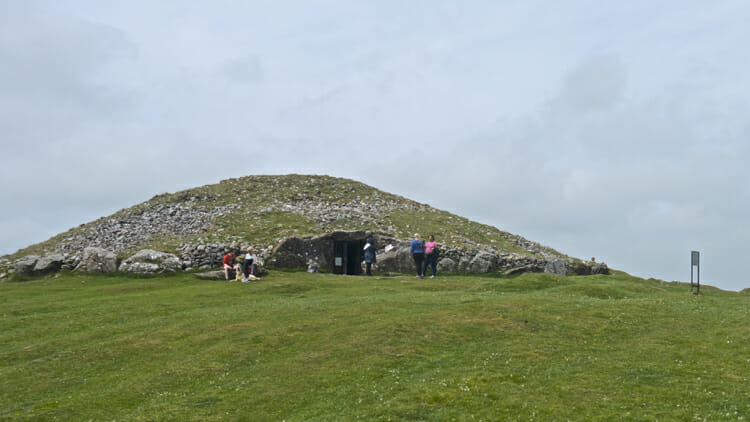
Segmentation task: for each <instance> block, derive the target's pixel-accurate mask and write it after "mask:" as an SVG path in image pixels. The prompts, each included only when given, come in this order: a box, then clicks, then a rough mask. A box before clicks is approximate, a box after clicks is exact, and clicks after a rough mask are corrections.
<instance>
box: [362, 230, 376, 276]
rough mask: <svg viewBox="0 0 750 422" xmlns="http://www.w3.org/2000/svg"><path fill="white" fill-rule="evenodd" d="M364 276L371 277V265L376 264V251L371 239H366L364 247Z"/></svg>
mask: <svg viewBox="0 0 750 422" xmlns="http://www.w3.org/2000/svg"><path fill="white" fill-rule="evenodd" d="M364 249H365V275H366V276H368V277H369V276H372V264H374V263H376V262H377V255H378V250H377V247H375V242H373V240H372V239H367V244H366V245H365V248H364Z"/></svg>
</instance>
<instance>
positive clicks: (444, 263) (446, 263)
mask: <svg viewBox="0 0 750 422" xmlns="http://www.w3.org/2000/svg"><path fill="white" fill-rule="evenodd" d="M457 268H458V264H456V261H454V260H452V259H450V258H440V259H439V260H438V264H437V270H438V272H439V273H455V272H456V269H457Z"/></svg>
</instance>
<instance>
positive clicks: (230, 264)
mask: <svg viewBox="0 0 750 422" xmlns="http://www.w3.org/2000/svg"><path fill="white" fill-rule="evenodd" d="M234 258H235V255H234V252H229V253H227V254H226V255H224V259H223V260H222V261H221V263H222V265H223V266H224V278H225V279H226V280H227V281H229V270H234V271H239V270H240V264H236V263H235V262H234Z"/></svg>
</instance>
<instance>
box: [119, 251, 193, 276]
mask: <svg viewBox="0 0 750 422" xmlns="http://www.w3.org/2000/svg"><path fill="white" fill-rule="evenodd" d="M181 269H182V261H180V259H179V258H177V256H176V255H174V254H171V253H166V252H159V251H155V250H153V249H144V250H141V251H138V252H136V253H135V255H133V256H131V257H130V258H128V259H126V260H125V261H123V262H122V264H120V271H123V272H129V273H138V274H154V273H165V272H175V271H177V270H181Z"/></svg>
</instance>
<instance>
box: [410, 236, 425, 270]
mask: <svg viewBox="0 0 750 422" xmlns="http://www.w3.org/2000/svg"><path fill="white" fill-rule="evenodd" d="M409 256H410V257H412V259H413V260H414V264H416V266H417V278H424V268H422V262H424V240H422V239H420V238H419V234H418V233H414V240H412V241H411V246H410V247H409Z"/></svg>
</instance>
